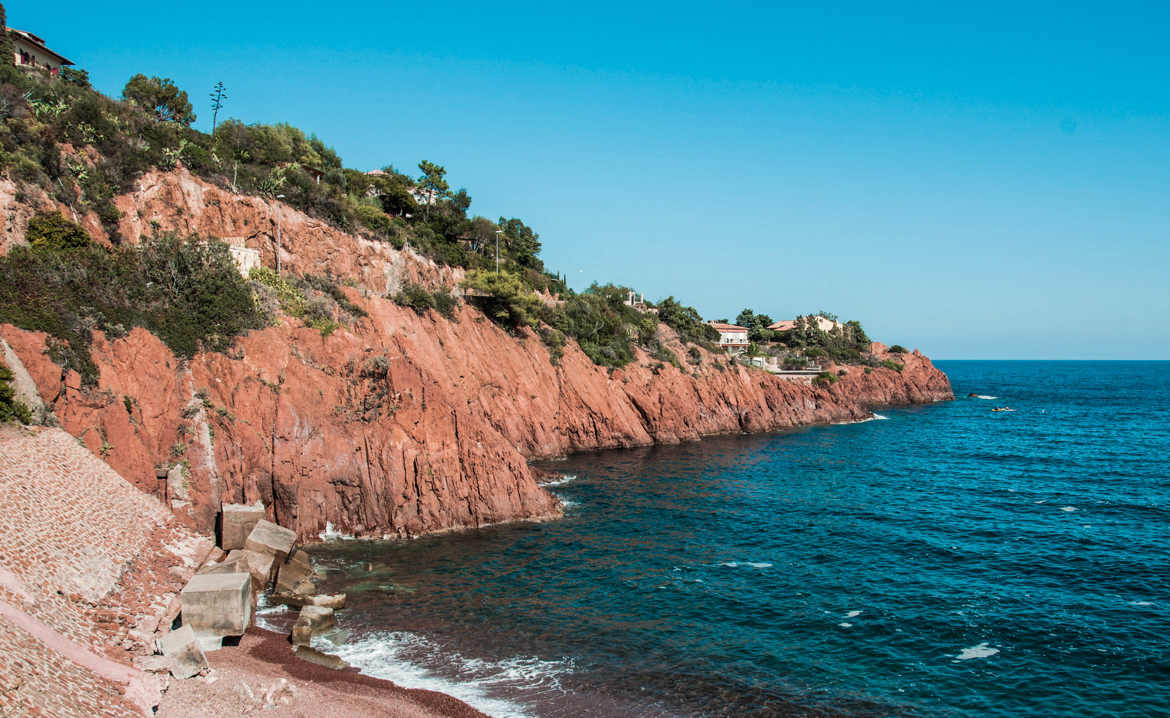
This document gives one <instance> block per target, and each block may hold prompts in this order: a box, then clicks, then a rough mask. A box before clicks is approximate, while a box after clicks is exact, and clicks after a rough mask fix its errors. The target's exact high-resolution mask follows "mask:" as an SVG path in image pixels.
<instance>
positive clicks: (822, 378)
mask: <svg viewBox="0 0 1170 718" xmlns="http://www.w3.org/2000/svg"><path fill="white" fill-rule="evenodd" d="M812 383H813V384H814V385H815V386H823V387H828V386H832V385H833V384H836V383H837V375H836V374H834V373H833V372H830V371H823V372H821V373H820V374H817V375H816V377H814V378H813V382H812Z"/></svg>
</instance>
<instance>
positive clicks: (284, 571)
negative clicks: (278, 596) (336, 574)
mask: <svg viewBox="0 0 1170 718" xmlns="http://www.w3.org/2000/svg"><path fill="white" fill-rule="evenodd" d="M312 575H313V567H312V565H311V564H310V563H309V554H307V553H305V552H304V551H297V552H296V553H294V554H293V555H292V556H289V559H288V561H286V562H284V563H282V564H280V567H279V570H278V572H277V574H276V590H277V591H280V592H281V593H294V592H295V590H296V588H297V585H298V584H299V583H300V582H301V581H303V580H304V579H307V578H310V577H311V576H312Z"/></svg>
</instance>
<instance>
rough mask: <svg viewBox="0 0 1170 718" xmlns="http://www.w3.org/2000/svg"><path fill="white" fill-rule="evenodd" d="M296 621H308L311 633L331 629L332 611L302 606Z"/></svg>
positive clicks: (319, 607) (320, 607)
mask: <svg viewBox="0 0 1170 718" xmlns="http://www.w3.org/2000/svg"><path fill="white" fill-rule="evenodd" d="M297 620H298V621H301V620H308V622H309V625H310V627H311V628H312V629H313V631H323V630H325V629H326V628H333V609H332V608H327V607H325V606H303V607H301V614H300V615H299V616H298V617H297Z"/></svg>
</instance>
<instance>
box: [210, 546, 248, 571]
mask: <svg viewBox="0 0 1170 718" xmlns="http://www.w3.org/2000/svg"><path fill="white" fill-rule="evenodd" d="M248 572H249V568H248V562H247V561H246V560H245V557H244V552H243V551H242V550H241V549H235V550H234V551H231V552H230V553H228V555H227V557H226V558H224V560H223V561H220V562H219V563H206V564H204V565H203V566H202V567H201V568H200V569H199V573H248Z"/></svg>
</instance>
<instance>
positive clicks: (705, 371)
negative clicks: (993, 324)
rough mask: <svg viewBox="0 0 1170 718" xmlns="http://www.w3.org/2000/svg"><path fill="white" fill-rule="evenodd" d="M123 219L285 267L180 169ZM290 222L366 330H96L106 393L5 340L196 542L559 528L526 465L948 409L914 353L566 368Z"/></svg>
mask: <svg viewBox="0 0 1170 718" xmlns="http://www.w3.org/2000/svg"><path fill="white" fill-rule="evenodd" d="M212 200H216V201H214V202H213V201H212ZM119 204H120V206H122V209H123V211H124V212H125V213H126V217H125V219H124V222H123V223H124V224H125V225H126V227H124V228H123V233H124V234H125V235H126V236H137V235H138V234H139V233H141V232H140V230H141V229H142V228H143V227H144V226H150V225H151V223H152V222H154V223H157V224H158V225H159V226H160V228H161V229H164V230H166V229H177V230H180V231H192V232H197V233H200V234H203V235H211V236H220V237H230V236H244V237H246V238H247V241H248V243H249V246H256V247H257V248H259V249H261V251H262V252H264V251H265V247H267V251H268V253H267V255H265V260H264V261H265V264H268V265H271V263H272V256H273V255H272V253H271V249H272V244H271V242H270V241H269V238H268V235H267V232H268V224H267V223H268V222H269V217H270V216H271V213H270V209H269V208H268V207H267V206H266V205H265V204H264V203H263V202H262V201H261V200H258V199H255V198H245V197H236V196H234V195H230V194H228V193H224V192H222V191H221V190H218V189H215V188H211V187H209V186H207V185H205V184H204V183H202V182H200V181H198V180H195V179H194V178H191V177H190V176H189V175H185V174H182V173H178V174H170V175H152V176H150V177H147V178H146V179H144V181H143V185H142V189H141V191H140V192H138V193H136V194H135V195H132V196H130V197H125V198H122V200H121V201H120V202H119ZM283 211H284V216H283V219H282V224H283V227H282V229H283V232H282V233H283V236H284V238H285V241H284V242H283V247H284V250H285V251H286V252H287V254H285V255H284V256H283V259H282V263H283V264H284V266H285V267H286V268H289V269H290V270H292V271H297V272H318V273H321V272H324V271H325V270H326V269H328V270H329V271H330V272H331V273H333V274H334V275H339V276H342V277H346V278H349V279H352V280H355V281H356V282H357V283H358V284H359V285H361V286H363V287H366V288H368V289H369V290H371V291H370V292H362V291H359V290H356V289H347V290H346V291H347V292H348V294H349V295H350V297H351V299H352V300H353V301H355V302H356V303H358V304H360V305H361V306H362V307H363V308H365V309H366V310H367V311H368V312H369V317H368V318H365V319H362V320H361V321H359V322H358V323H356V324H355V325H353V326H349V327H345V328H342V329H340V330H338V331H336V332H334V333H333V334H331V335H329V336H327V337H322V336H321V334H320V333H319V332H317V331H315V330H312V329H309V328H305V327H299V326H296V324H297V323H296V322H295V321H286V322H284V324H283V325H282V326H278V327H272V328H269V329H265V330H263V331H258V332H254V333H252V334H250V335H248V336H246V337H245V338H243V339H242V340H240V341H239V342H238V343H237V345H236V347H235V348H234V349H233V350H232V351H230V352H228V353H227V354H200V355H198V356H196V357H195V358H194V359H193V360H190V361H181V360H178V359H176V358H175V357H174V356H172V355H171V354H170V352H169V350H168V349H167V348H166V347H165V346H164V345H163V344H162V343H161V342H160V341H159V340H158V339H156V338H155V337H153V336H151V335H150V334H149V333H147V332H145V331H143V330H141V329H137V330H134V331H133V332H131V333H130V334H129V335H128V336H127V337H125V338H122V339H117V340H110V339H106V338H104V337H102V336H100V335H99V336H96V337H95V341H94V347H93V355H94V360H95V362H96V363H97V365H98V366H99V368H100V372H101V378H100V382H99V388H98V389H96V390H92V389H83V388H82V387H81V385H80V378H79V377H78V376H77V375H76V374H73V373H70V374H64V375H63V374H62V372H61V370H60V368H59V367H57V366H56V365H54V364H53V363H52V362H51V361H50V360H49V359H48V357H47V354H46V353H45V351H44V349H45V336H44V335H41V334H37V333H32V332H25V331H22V330H19V329H16V328H14V327H12V326H8V325H4V326H0V336H3V337H4V338H5V339H6V340H7V341H8V343H9V344H10V345H11V347H12V349H13V351H15V352H16V354H17V355H19V357H20V359H21V362H22V363H23V365H24V367H25V368H26V369H27V371H28V373H29V374H30V375H31V377H32V378H33V380H35V382H36V384H37V386H38V387H39V388H40V392H41V395H42V397H43V398H44V399H45V401H46V403H47V404H48V405H49V407H50V408H52V410H53V411H54V412H55V413H56V416H57V417H58V419H59V420H60V422H61V423H62V425H63V426H64V428H65V429H66V430H68V431H69V432H70V433H71V434H73V435H74V436H77V437H78V438H79V439H80V440H82V441H83V442H85V443H86V445H87V446H89V447H90V448H91V449H93V450H94V451H95V452H96V453H98V454H99V455H102V456H104V457H105V459H106V461H107V462H108V463H109V464H110V465H111V466H113V467H114V468H115V469H116V470H117V471H118V472H119V473H121V474H122V475H123V476H125V477H126V478H127V479H130V480H132V481H134V482H135V483H136V484H138V485H139V486H140V487H141V488H143V489H145V490H147V491H152V492H155V493H160V494H162V493H165V494H166V498H167V499H168V500H170V501H173V502H177V504H176V505H177V506H179V508H180V511H181V512H183V511H185V512H187V514H188V515H189V518H190V520H191V521H192V522H193V523H194V524H195V525H197V526H198V527H200V528H209V527H211V526H212V525H213V523H214V517H215V513H216V511H217V510H218V507H219V505H220V503H221V502H251V501H255V500H257V499H259V500H263V501H264V502H265V504H266V505H267V506H269V507H271V508H270V511H272V513H273V518H274V519H275V520H277V521H278V522H279V523H281V524H283V525H285V526H289V527H291V528H294V529H295V530H296V531H297V532H298V534H300V535H301V536H302V537H306V538H311V537H315V536H316V535H317V534H318V533H319V532H321V531H322V530H323V529H325V527H326V524H327V523H328V524H332V525H333V527H335V528H336V529H338V530H340V531H343V532H345V533H352V534H356V535H362V536H414V535H418V534H421V533H425V532H433V531H444V530H451V529H457V528H462V527H471V526H481V525H485V524H489V523H494V522H500V521H509V520H517V519H540V518H547V517H554V516H557V515H559V513H560V507H559V505H558V503H557V501H556V499H555V498H554V497H553V496H552V495H551V494H550V493H548V492H547V491H545V490H544V489H542V488H541V487H540V486H538V484H537V482H536V480H535V478H534V476H533V473H532V471H531V470H530V469H529V467H528V465H527V461H528V460H529V459H533V458H540V457H552V456H557V455H562V454H565V453H569V452H572V451H577V450H583V449H592V448H605V447H627V446H638V445H645V444H650V443H653V442H662V443H673V442H679V441H687V440H694V439H698V438H699V437H701V436H705V435H710V434H718V433H727V432H738V431H751V432H756V431H770V430H777V429H782V428H786V427H792V426H799V425H806V424H815V423H828V422H836V421H848V420H856V419H861V418H864V417H866V416H867V415H868V412H869V409H870V408H873V407H879V406H888V405H895V404H909V403H918V402H929V401H936V400H941V399H949V398H951V396H952V395H951V388H950V384H949V382H948V381H947V378H946V376H945V375H943V374H942V373H941V372H939V371H938V370H937V369H935V368H934V367H933V365H932V364H931V363H930V360H929V359H927V358H926V357H924V356H921V355H920V354H918V353H915V354H914V355H911V356H906V357H904V358H902V359H901V360H902V361H905V369H904V370H903V371H902V372H901V373H899V372H896V371H893V370H889V369H874V370H873V371H872V372H871V373H870V374H865V373H864V372H862V371H861V370H860V369H854V370H851V371H850V373H849V374H848V375H847V376H845V377H842V379H841V380H840V381H839V382H837V383H836V384H834V385H833V386H832V387H831V388H824V389H822V388H814V387H811V386H808V385H804V384H800V383H796V382H790V381H785V380H782V379H779V378H777V377H774V376H772V375H770V374H767V373H765V372H763V371H756V370H748V369H745V368H743V367H731V366H727V364H726V361H725V360H724V359H722V358H720V357H716V356H712V355H708V354H706V353H704V354H703V357H702V362H701V364H700V365H699V366H698V367H697V368H696V367H689V368H688V369H687V370H679V369H676V368H674V367H672V366H669V365H668V366H665V367H658V368H656V365H657V362H655V361H654V360H652V359H650V358H649V357H647V356H644V355H642V356H640V357H639V359H638V361H636V362H635V363H633V364H631V365H629V366H627V367H625V368H623V369H621V370H616V371H613V372H610V371H607V370H605V369H602V368H600V367H597V366H595V365H594V364H593V363H592V362H591V361H590V360H589V359H588V357H586V356H585V355H584V354H583V353H581V352H580V351H579V350H578V349H576V347H575V346H573V345H570V346H568V347H566V350H565V354H564V357H563V358H562V360H561V361H560V363H559V365H557V366H554V365H553V364H552V363H551V362H550V360H549V355H548V352H547V350H546V349H545V347H544V345H543V344H541V342H540V341H539V340H538V339H537V338H536V337H535V336H532V335H529V336H527V337H525V338H516V337H513V336H510V335H508V334H507V333H505V332H503V331H501V330H500V329H499V328H498V327H496V326H495V325H494V324H492V323H491V322H489V321H487V320H486V319H485V318H484V317H483V316H482V315H481V314H479V313H478V312H476V311H475V310H473V309H471V308H468V307H466V306H463V307H462V308H461V309H460V310H459V312H458V314H457V316H456V318H455V321H449V320H446V319H443V318H442V317H440V316H438V315H436V314H434V313H433V312H432V313H430V314H429V315H428V316H425V317H419V316H417V315H415V314H414V313H413V312H412V311H411V310H409V309H405V308H402V307H399V306H397V305H395V304H393V303H392V302H390V301H388V300H385V299H382V298H380V295H381V294H383V293H384V292H385V291H387V289H388V288H389V289H393V288H394V282H396V281H402V279H403V278H410V279H411V280H412V281H419V282H424V283H427V284H431V285H437V284H448V285H449V284H450V283H451V282H454V281H456V280H457V272H455V271H453V270H450V269H447V268H439V267H436V266H435V265H434V264H432V263H430V262H428V261H427V260H425V259H423V258H420V257H418V256H416V255H413V254H412V253H410V252H398V251H396V250H394V249H392V248H390V247H387V246H385V245H382V244H378V243H375V242H369V241H367V240H364V239H360V238H357V237H353V236H350V235H346V234H344V233H341V232H338V231H337V230H334V229H332V228H330V227H327V226H325V225H323V224H321V223H320V222H317V221H315V220H312V219H310V218H308V217H305V216H304V215H300V214H299V213H297V212H295V211H293V210H291V209H288V208H285V209H284V210H283ZM136 230H139V231H136ZM662 331H663V332H664V333H669V330H668V329H666V328H665V327H663V328H662ZM875 348H877V349H878V350H879V351H883V350H884V348H883V347H881V346H880V345H877V346H876V347H875ZM676 353H678V354H679V355H680V356H683V355H684V354H683V352H681V351H678V352H676ZM175 464H181V465H182V466H183V467H184V468H183V469H181V470H179V471H178V472H177V473H176V472H172V476H171V478H170V479H169V480H161V479H159V478H158V475H159V473H161V472H156V467H159V468H166V467H170V466H173V465H175Z"/></svg>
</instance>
